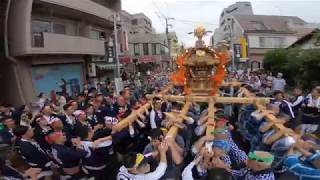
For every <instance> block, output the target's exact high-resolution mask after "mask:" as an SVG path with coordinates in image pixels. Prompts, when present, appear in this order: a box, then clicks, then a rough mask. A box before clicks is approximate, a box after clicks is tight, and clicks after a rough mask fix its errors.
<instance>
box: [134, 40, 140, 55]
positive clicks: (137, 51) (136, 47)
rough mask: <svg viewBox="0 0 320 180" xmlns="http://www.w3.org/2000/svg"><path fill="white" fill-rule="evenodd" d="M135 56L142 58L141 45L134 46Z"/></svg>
mask: <svg viewBox="0 0 320 180" xmlns="http://www.w3.org/2000/svg"><path fill="white" fill-rule="evenodd" d="M133 52H134V56H140V44H138V43H136V44H133Z"/></svg>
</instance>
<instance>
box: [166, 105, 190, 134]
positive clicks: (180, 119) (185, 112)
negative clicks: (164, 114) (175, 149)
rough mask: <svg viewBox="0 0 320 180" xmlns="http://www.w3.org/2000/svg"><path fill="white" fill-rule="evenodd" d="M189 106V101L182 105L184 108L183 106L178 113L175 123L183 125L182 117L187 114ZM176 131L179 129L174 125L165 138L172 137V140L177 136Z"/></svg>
mask: <svg viewBox="0 0 320 180" xmlns="http://www.w3.org/2000/svg"><path fill="white" fill-rule="evenodd" d="M191 104H192V103H191V102H190V101H187V102H186V103H185V104H184V106H183V108H182V110H181V112H180V113H179V115H178V118H177V120H176V121H175V122H178V123H183V121H184V118H183V116H185V115H186V114H187V113H188V111H189V108H190V106H191ZM178 130H179V128H178V127H177V126H176V125H173V126H171V128H170V129H169V132H168V134H167V136H166V137H173V138H174V137H176V136H177V134H178Z"/></svg>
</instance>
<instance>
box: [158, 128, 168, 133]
mask: <svg viewBox="0 0 320 180" xmlns="http://www.w3.org/2000/svg"><path fill="white" fill-rule="evenodd" d="M160 130H161V131H162V133H164V134H167V133H168V129H167V128H160Z"/></svg>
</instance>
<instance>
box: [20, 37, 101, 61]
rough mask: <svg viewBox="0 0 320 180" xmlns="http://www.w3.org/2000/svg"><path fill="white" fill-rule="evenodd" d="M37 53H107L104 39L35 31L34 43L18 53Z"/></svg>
mask: <svg viewBox="0 0 320 180" xmlns="http://www.w3.org/2000/svg"><path fill="white" fill-rule="evenodd" d="M35 54H79V55H97V56H103V55H105V45H104V41H102V40H95V39H89V38H85V37H79V36H70V35H65V34H53V33H34V34H33V35H32V44H30V46H27V47H26V48H25V51H23V52H20V53H19V54H16V55H35Z"/></svg>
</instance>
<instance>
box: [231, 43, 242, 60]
mask: <svg viewBox="0 0 320 180" xmlns="http://www.w3.org/2000/svg"><path fill="white" fill-rule="evenodd" d="M233 58H234V61H235V62H240V58H241V45H240V44H233Z"/></svg>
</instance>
